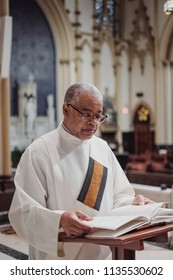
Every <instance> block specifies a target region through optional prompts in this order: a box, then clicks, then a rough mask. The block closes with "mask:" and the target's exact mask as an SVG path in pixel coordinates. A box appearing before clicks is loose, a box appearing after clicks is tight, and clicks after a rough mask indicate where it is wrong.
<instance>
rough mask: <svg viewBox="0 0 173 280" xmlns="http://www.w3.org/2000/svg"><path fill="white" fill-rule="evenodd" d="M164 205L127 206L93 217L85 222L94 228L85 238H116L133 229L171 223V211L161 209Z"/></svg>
mask: <svg viewBox="0 0 173 280" xmlns="http://www.w3.org/2000/svg"><path fill="white" fill-rule="evenodd" d="M163 205H164V203H162V202H161V203H153V204H146V205H140V206H139V205H127V206H122V207H119V208H116V209H114V210H113V211H112V212H111V213H110V214H109V216H97V217H93V220H91V221H87V222H86V221H85V223H87V224H90V225H92V226H93V227H94V231H93V232H92V233H90V234H88V235H86V237H97V238H99V237H110V238H113V237H117V236H120V235H122V234H125V233H127V232H130V231H132V230H134V229H138V228H139V229H140V228H141V227H143V226H145V225H148V226H151V225H155V224H160V223H173V209H169V208H163Z"/></svg>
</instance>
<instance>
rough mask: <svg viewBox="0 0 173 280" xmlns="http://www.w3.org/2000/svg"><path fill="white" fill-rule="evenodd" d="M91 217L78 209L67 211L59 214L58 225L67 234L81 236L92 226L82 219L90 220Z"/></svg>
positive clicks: (90, 229)
mask: <svg viewBox="0 0 173 280" xmlns="http://www.w3.org/2000/svg"><path fill="white" fill-rule="evenodd" d="M90 220H92V218H91V217H89V216H87V215H85V214H84V213H82V212H80V211H67V212H64V213H63V214H62V216H61V221H60V226H61V227H62V228H63V230H64V231H65V233H66V234H67V236H75V237H77V236H82V235H84V234H87V233H89V232H90V231H92V229H93V227H92V226H90V225H86V223H84V222H83V221H90Z"/></svg>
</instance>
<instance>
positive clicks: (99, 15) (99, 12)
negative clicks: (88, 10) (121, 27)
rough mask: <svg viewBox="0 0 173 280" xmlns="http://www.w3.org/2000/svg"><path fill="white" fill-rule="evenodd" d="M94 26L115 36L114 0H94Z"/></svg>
mask: <svg viewBox="0 0 173 280" xmlns="http://www.w3.org/2000/svg"><path fill="white" fill-rule="evenodd" d="M95 26H96V27H101V29H102V31H103V32H104V33H106V34H107V35H108V34H109V35H113V36H115V1H114V0H95Z"/></svg>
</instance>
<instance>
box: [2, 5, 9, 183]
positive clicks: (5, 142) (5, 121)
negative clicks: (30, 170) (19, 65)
mask: <svg viewBox="0 0 173 280" xmlns="http://www.w3.org/2000/svg"><path fill="white" fill-rule="evenodd" d="M7 15H9V0H1V1H0V16H1V17H2V16H7ZM0 121H1V124H0V130H1V135H0V137H1V139H0V157H1V160H0V163H1V167H0V177H2V178H3V177H4V178H6V177H7V178H8V177H10V176H11V156H10V136H9V134H10V133H9V130H10V81H9V78H1V79H0Z"/></svg>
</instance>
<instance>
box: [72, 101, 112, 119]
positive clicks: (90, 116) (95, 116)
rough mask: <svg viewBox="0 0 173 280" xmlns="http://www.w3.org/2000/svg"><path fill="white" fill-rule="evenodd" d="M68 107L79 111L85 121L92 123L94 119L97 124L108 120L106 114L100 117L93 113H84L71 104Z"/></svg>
mask: <svg viewBox="0 0 173 280" xmlns="http://www.w3.org/2000/svg"><path fill="white" fill-rule="evenodd" d="M67 106H71V107H72V108H73V109H74V110H75V111H77V112H78V113H79V114H81V117H82V120H83V121H90V120H91V119H93V120H96V121H97V122H100V123H103V122H104V121H105V120H106V118H107V115H105V114H102V115H100V116H99V115H94V114H92V113H83V112H81V111H79V110H78V109H77V108H75V107H74V106H73V105H71V104H67Z"/></svg>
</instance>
